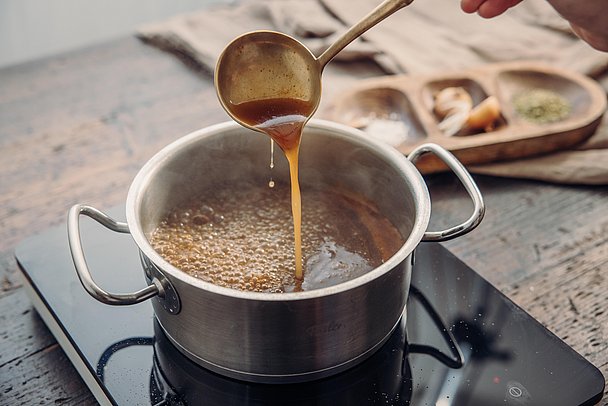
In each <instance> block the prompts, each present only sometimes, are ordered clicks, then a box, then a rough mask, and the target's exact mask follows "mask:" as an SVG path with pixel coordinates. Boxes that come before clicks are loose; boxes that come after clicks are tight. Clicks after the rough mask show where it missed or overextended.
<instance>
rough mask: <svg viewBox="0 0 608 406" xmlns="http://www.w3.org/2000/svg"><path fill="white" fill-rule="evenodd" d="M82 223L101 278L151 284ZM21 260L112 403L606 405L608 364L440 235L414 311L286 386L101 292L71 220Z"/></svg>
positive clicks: (124, 242)
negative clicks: (194, 353)
mask: <svg viewBox="0 0 608 406" xmlns="http://www.w3.org/2000/svg"><path fill="white" fill-rule="evenodd" d="M112 212H113V214H116V213H117V212H119V210H118V209H115V210H113V211H111V213H112ZM116 217H120V216H119V215H118V216H116ZM82 223H83V224H82V228H83V233H82V234H83V246H84V250H85V252H86V254H87V262H88V263H89V266H90V269H91V270H92V273H93V275H94V278H95V279H96V281H97V282H98V283H99V284H100V286H103V287H104V288H105V289H107V290H109V291H112V292H128V291H133V290H136V289H139V288H141V287H143V285H144V283H145V280H144V274H143V271H142V269H141V265H140V259H139V255H138V250H137V247H136V245H135V244H134V242H133V241H132V240H131V238H130V237H129V236H128V235H119V234H116V233H113V232H111V231H108V230H106V229H104V228H103V227H100V226H99V225H97V224H94V223H93V222H92V221H88V220H85V219H83V222H82ZM16 257H17V260H18V263H19V265H20V267H21V270H22V272H23V275H24V277H25V278H24V279H25V284H24V285H25V287H26V289H27V291H28V293H29V295H30V297H31V300H32V302H33V304H34V306H35V307H36V309H37V311H38V313H39V314H40V315H41V317H42V319H43V320H44V321H45V323H46V324H47V326H48V327H49V329H50V330H51V331H52V333H53V334H54V335H55V337H56V339H57V341H58V342H59V344H60V345H61V347H62V348H63V350H64V351H65V352H66V354H67V356H68V357H69V359H70V360H71V361H72V363H73V364H74V366H75V367H76V369H77V370H78V372H79V373H80V375H81V376H82V378H83V380H84V382H85V383H86V384H87V386H88V387H89V388H90V390H91V392H92V393H93V394H94V396H95V398H96V399H97V400H98V401H99V403H101V404H109V405H332V406H335V405H343V404H344V405H368V404H369V405H437V406H448V405H457V406H461V405H464V406H467V405H476V406H477V405H538V406H545V405H547V406H548V405H551V406H555V405H594V404H597V403H598V402H599V401H600V400H601V398H602V393H603V390H604V385H605V382H604V378H603V376H602V374H601V373H600V371H599V370H598V369H597V368H596V367H594V366H593V365H592V364H590V363H589V362H588V361H586V360H585V359H584V358H583V357H582V356H581V355H579V354H578V353H576V352H575V351H574V350H573V349H571V348H570V347H568V346H567V345H566V344H565V343H564V342H562V341H561V340H560V339H559V338H558V337H556V336H555V335H554V334H552V333H551V332H550V331H548V330H547V329H545V328H544V327H543V326H542V325H541V324H540V323H539V322H537V321H536V320H534V319H533V318H532V317H531V316H530V315H528V314H527V313H525V312H524V311H523V310H522V309H521V308H519V307H517V306H516V305H515V304H514V303H513V302H511V301H510V300H509V299H508V298H507V297H505V296H504V295H503V294H502V293H500V292H499V291H498V290H497V289H495V288H494V287H493V286H492V285H491V284H490V283H488V282H487V281H486V280H484V279H483V278H482V277H481V276H479V275H478V274H477V273H476V272H475V271H473V270H472V269H471V268H469V267H468V266H466V265H465V264H464V263H463V262H461V261H460V260H458V259H457V258H456V257H455V256H453V255H452V254H451V253H450V252H449V251H448V250H447V249H446V248H444V247H443V246H442V245H440V244H437V243H422V244H421V245H420V246H419V247H418V248H417V249H416V251H415V264H414V269H413V275H412V289H411V291H410V296H409V300H408V305H407V308H406V312H405V313H404V315H403V316H402V319H401V322H400V323H399V325H398V326H397V328H396V329H395V331H394V332H393V334H392V336H391V337H390V339H389V340H388V341H387V342H386V343H385V344H384V345H383V346H382V347H381V348H380V349H379V350H378V351H377V352H376V353H374V354H373V355H372V356H371V357H370V358H368V359H367V360H366V361H364V362H362V363H361V364H359V365H357V366H355V367H353V368H351V369H349V370H347V371H345V372H342V373H340V374H338V375H334V376H331V377H328V378H324V379H320V380H316V381H312V382H306V383H299V384H275V385H270V384H254V383H247V382H241V381H238V380H234V379H230V378H226V377H223V376H221V375H217V374H215V373H214V372H211V371H208V370H205V369H203V368H202V367H200V366H199V365H197V364H195V363H193V362H192V361H190V360H189V359H188V358H186V357H185V356H184V355H182V354H181V353H180V351H179V350H178V349H176V348H175V347H174V346H173V345H172V344H171V343H170V342H169V341H168V339H167V337H165V335H164V334H163V332H162V330H161V329H160V327H159V325H158V324H157V323H156V321H155V318H154V314H153V310H152V306H151V304H150V303H149V302H144V303H141V304H138V305H133V306H127V307H112V306H108V305H104V304H101V303H99V302H97V301H96V300H94V299H93V298H91V297H90V296H89V295H88V294H87V293H86V292H85V290H84V289H83V288H82V286H81V285H80V282H79V280H78V278H77V276H76V272H75V270H74V266H73V264H72V261H71V257H70V253H69V248H68V244H67V231H66V228H65V227H58V228H54V229H50V230H48V231H46V232H45V233H43V234H40V235H37V236H34V237H31V238H30V239H28V240H26V241H24V242H23V243H22V244H21V245H20V246H19V247H18V248H17V251H16ZM152 300H156V299H152Z"/></svg>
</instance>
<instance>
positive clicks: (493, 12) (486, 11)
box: [460, 0, 522, 18]
mask: <svg viewBox="0 0 608 406" xmlns="http://www.w3.org/2000/svg"><path fill="white" fill-rule="evenodd" d="M521 1H522V0H460V7H461V8H462V11H464V12H465V13H469V14H470V13H475V12H476V13H477V14H479V15H480V16H481V17H483V18H493V17H496V16H498V15H501V14H502V13H504V12H505V11H507V10H508V9H509V8H511V7H513V6H516V5H517V4H519V3H520V2H521Z"/></svg>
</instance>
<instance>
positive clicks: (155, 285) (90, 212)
mask: <svg viewBox="0 0 608 406" xmlns="http://www.w3.org/2000/svg"><path fill="white" fill-rule="evenodd" d="M81 214H82V215H85V216H88V217H90V218H92V219H93V220H95V221H97V222H98V223H99V224H101V225H103V226H105V227H107V228H109V229H110V230H112V231H116V232H119V233H129V225H128V224H127V223H122V222H119V221H115V220H113V219H112V218H111V217H109V216H108V215H107V214H105V213H103V212H101V211H99V210H97V209H96V208H94V207H91V206H87V205H83V204H76V205H74V206H72V208H70V211H69V213H68V242H69V244H70V252H71V253H72V260H73V261H74V266H75V267H76V273H77V274H78V279H80V283H82V286H83V287H84V288H85V290H86V291H87V292H88V293H89V295H91V296H93V297H94V298H95V299H97V300H99V301H100V302H102V303H105V304H109V305H115V306H116V305H131V304H135V303H140V302H143V301H144V300H147V299H150V298H151V297H154V296H156V295H158V296H160V297H163V296H164V288H163V285H162V283H161V282H160V281H159V280H158V279H157V278H153V279H152V284H151V285H148V286H147V287H145V288H144V289H141V290H139V291H137V292H133V293H125V294H114V293H109V292H106V291H105V290H103V289H102V288H100V287H99V285H97V284H96V283H95V281H94V280H93V277H92V276H91V273H90V272H89V267H88V265H87V262H86V260H85V258H84V251H83V249H82V241H81V239H80V215H81Z"/></svg>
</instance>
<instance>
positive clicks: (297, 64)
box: [215, 0, 413, 131]
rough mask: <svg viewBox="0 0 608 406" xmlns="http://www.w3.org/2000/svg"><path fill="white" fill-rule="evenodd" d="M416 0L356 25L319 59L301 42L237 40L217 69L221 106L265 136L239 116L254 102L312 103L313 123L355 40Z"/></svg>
mask: <svg viewBox="0 0 608 406" xmlns="http://www.w3.org/2000/svg"><path fill="white" fill-rule="evenodd" d="M412 1H413V0H385V1H384V2H382V3H381V4H380V5H379V6H378V7H376V8H375V9H374V10H373V11H371V12H370V13H369V14H368V15H366V16H365V17H364V18H363V19H362V20H361V21H359V22H358V23H357V24H355V25H353V26H352V27H351V28H350V29H349V30H348V31H346V32H345V33H344V34H343V35H342V36H341V37H340V38H339V39H338V40H337V41H336V42H334V43H333V44H332V45H331V46H330V47H329V48H327V50H326V51H325V52H323V53H322V54H321V56H319V57H318V58H317V57H315V56H314V55H313V53H312V52H311V51H310V50H309V49H308V48H306V46H304V45H303V44H302V43H301V42H299V41H298V40H296V39H294V38H292V37H290V36H288V35H286V34H282V33H279V32H275V31H253V32H250V33H247V34H244V35H241V36H240V37H237V38H236V39H234V40H233V41H232V42H231V43H230V44H228V46H226V48H225V49H224V51H223V52H222V54H221V55H220V57H219V60H218V62H217V65H216V68H215V88H216V91H217V94H218V97H219V100H220V103H221V104H222V106H223V107H224V109H225V110H226V111H227V112H228V114H229V115H230V116H231V117H232V118H233V119H234V120H235V121H237V122H238V123H240V124H241V125H243V126H245V127H247V128H251V129H253V130H256V131H260V130H259V129H258V128H256V127H254V126H253V125H250V124H248V123H247V122H245V121H244V120H243V119H242V117H239V115H238V114H237V113H236V112H235V106H237V105H239V104H241V103H246V102H249V101H254V100H263V99H296V100H301V101H305V102H307V104H308V105H309V106H310V108H309V111H307V112H306V115H307V118H310V117H311V116H312V115H313V113H314V112H315V111H316V109H317V108H318V106H319V102H320V100H321V74H322V72H323V68H324V67H325V65H327V63H328V62H329V61H331V60H332V58H333V57H334V56H336V54H337V53H338V52H340V51H341V50H342V49H343V48H344V47H346V46H347V45H348V44H350V43H351V42H352V41H353V40H355V39H356V38H357V37H359V36H360V35H361V34H363V33H364V32H365V31H367V30H369V29H370V28H371V27H373V26H374V25H376V24H378V23H379V22H380V21H382V20H384V19H385V18H386V17H388V16H390V15H391V14H393V13H394V12H396V11H397V10H399V9H401V8H403V7H405V6H407V5H409V4H410V3H411V2H412Z"/></svg>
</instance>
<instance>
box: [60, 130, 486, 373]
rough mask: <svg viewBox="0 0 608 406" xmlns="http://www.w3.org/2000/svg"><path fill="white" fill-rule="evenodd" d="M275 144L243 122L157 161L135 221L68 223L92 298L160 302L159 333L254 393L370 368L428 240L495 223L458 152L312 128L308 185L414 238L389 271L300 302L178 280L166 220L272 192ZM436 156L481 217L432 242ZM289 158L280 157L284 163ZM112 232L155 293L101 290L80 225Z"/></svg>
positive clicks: (92, 212)
mask: <svg viewBox="0 0 608 406" xmlns="http://www.w3.org/2000/svg"><path fill="white" fill-rule="evenodd" d="M268 145H269V141H268V138H267V137H266V136H264V135H261V134H258V133H255V132H253V131H251V130H247V129H245V128H243V127H241V126H239V125H237V124H235V123H224V124H219V125H216V126H213V127H209V128H205V129H202V130H199V131H196V132H194V133H192V134H189V135H187V136H185V137H183V138H181V139H179V140H177V141H175V142H174V143H172V144H170V145H169V146H167V147H165V148H164V149H163V150H161V151H160V152H159V153H157V154H156V155H155V156H154V157H153V158H152V159H150V161H148V163H146V165H145V166H144V167H143V168H142V169H141V171H140V172H139V173H138V175H137V176H136V177H135V180H134V181H133V183H132V185H131V188H130V189H129V194H128V197H127V204H126V214H127V222H126V223H121V222H116V221H114V220H113V219H111V218H109V217H108V216H107V215H105V214H103V213H102V212H100V211H98V210H96V209H94V208H92V207H90V206H86V205H75V206H74V207H72V208H71V210H70V213H69V217H68V235H69V242H70V249H71V252H72V258H73V260H74V265H75V267H76V270H77V273H78V276H79V278H80V281H81V282H82V284H83V286H84V288H85V289H86V290H87V291H88V292H89V293H90V294H91V295H92V296H93V297H94V298H96V299H97V300H99V301H101V302H104V303H107V304H111V305H127V304H134V303H139V302H142V301H144V300H147V299H150V298H152V305H153V307H154V312H155V315H156V318H157V319H158V322H159V323H160V325H161V326H162V328H163V330H164V331H165V333H166V334H167V337H168V338H169V339H170V340H171V342H172V343H173V344H175V346H176V347H177V348H178V349H180V350H181V352H183V353H184V354H185V355H187V356H188V357H189V358H191V359H192V360H194V361H195V362H197V363H198V364H200V365H202V366H204V367H206V368H208V369H211V370H213V371H215V372H218V373H220V374H223V375H226V376H230V377H234V378H238V379H244V380H248V381H253V382H298V381H305V380H311V379H316V378H319V377H323V376H328V375H331V374H334V373H337V372H340V371H342V370H345V369H346V368H349V367H351V366H353V365H355V364H357V363H359V362H361V361H363V360H364V359H365V358H367V357H368V356H369V355H371V354H372V353H373V352H374V351H375V350H376V349H377V348H379V347H380V346H381V345H382V344H383V343H384V342H385V341H386V340H387V339H388V337H389V336H390V334H391V332H392V331H393V329H394V328H395V326H396V325H397V323H398V321H399V318H400V316H401V314H402V313H403V310H404V307H405V303H406V301H407V296H408V289H409V285H410V276H411V266H412V262H413V255H412V253H413V251H414V249H415V248H416V246H417V245H418V244H419V243H420V242H421V241H445V240H448V239H450V238H454V237H457V236H460V235H462V234H465V233H467V232H468V231H470V230H472V229H473V228H474V227H476V226H477V224H479V222H480V221H481V219H482V217H483V214H484V205H483V200H482V197H481V194H480V192H479V190H478V188H477V186H476V185H475V183H474V182H473V180H472V179H471V177H470V175H469V174H468V172H467V171H466V170H465V169H464V168H463V167H462V165H461V164H460V163H459V162H458V161H457V160H456V158H454V157H453V156H452V155H451V154H450V153H448V152H447V151H445V150H444V149H442V148H440V147H438V146H436V145H433V144H425V145H422V146H421V147H419V148H417V149H416V150H415V151H414V152H412V153H411V154H410V156H409V157H408V158H406V157H404V156H403V155H401V154H400V153H399V152H397V151H396V150H394V149H392V148H390V147H388V146H385V145H383V144H380V143H377V142H375V141H372V140H370V139H369V138H368V137H367V136H366V135H365V134H364V133H362V132H360V131H357V130H354V129H352V128H349V127H345V126H342V125H338V124H334V123H330V122H325V121H320V120H312V121H311V122H310V123H309V124H308V125H307V128H306V130H305V132H304V135H303V138H302V145H301V151H300V161H301V162H300V168H301V169H300V181H301V184H302V185H303V186H302V187H303V189H304V193H305V187H306V185H307V184H315V185H327V186H328V187H332V186H337V185H339V186H340V187H342V188H346V189H347V190H353V191H356V192H357V193H359V194H362V195H364V196H365V197H367V198H368V199H370V200H371V201H373V202H374V203H375V204H376V205H377V206H378V208H379V209H380V210H381V211H382V212H383V213H384V214H385V215H386V216H387V217H388V218H389V220H391V222H392V223H393V224H394V225H395V226H396V227H397V228H398V229H399V231H400V232H401V234H402V236H403V237H404V240H405V243H404V244H403V246H402V247H401V248H400V249H399V251H398V252H397V253H396V254H395V255H394V256H393V257H392V258H390V259H389V260H388V261H386V262H385V263H384V264H382V265H381V266H379V267H378V268H376V269H374V270H372V271H370V272H369V273H367V274H365V275H362V276H360V277H358V278H356V279H353V280H351V281H348V282H345V283H342V284H339V285H335V286H330V287H327V288H323V289H318V290H312V291H305V292H297V293H282V294H273V293H256V292H242V291H237V290H233V289H228V288H223V287H220V286H216V285H213V284H210V283H207V282H204V281H202V280H200V279H196V278H194V277H192V276H189V275H188V274H186V273H184V272H182V271H180V270H179V269H176V268H175V267H173V266H172V265H170V264H169V263H168V262H167V261H165V260H164V259H163V258H162V257H161V256H160V255H159V254H158V253H156V252H155V251H154V250H153V249H152V247H151V246H150V244H149V242H148V236H149V235H150V234H151V233H152V231H153V230H154V229H155V227H156V226H157V224H158V223H159V222H160V221H161V220H162V218H163V217H164V216H165V215H166V214H167V213H168V212H169V211H170V210H171V209H172V208H173V207H175V206H176V205H178V204H180V203H181V202H183V201H184V200H187V199H188V198H189V197H191V196H199V195H200V196H204V195H205V194H212V193H213V191H214V190H215V189H216V188H217V187H220V186H222V187H225V186H226V185H231V184H234V183H235V182H237V181H239V180H242V179H243V178H246V179H249V180H252V181H256V182H260V184H261V185H264V184H266V183H267V182H268V176H269V173H268V158H269V151H268V150H269V148H268ZM426 152H433V153H434V154H436V155H437V156H438V157H439V158H441V159H442V160H443V161H444V162H445V163H446V164H447V165H448V166H449V167H450V168H451V169H452V170H453V171H454V172H455V174H456V175H457V176H458V178H459V179H460V180H461V181H462V183H463V185H464V186H465V188H466V190H467V192H468V193H469V195H470V196H471V198H472V199H473V202H474V210H473V214H472V215H471V217H470V218H469V219H468V220H467V221H465V222H464V223H462V224H459V225H457V226H454V227H451V228H449V229H447V230H443V231H439V232H429V231H427V226H428V223H429V218H430V214H431V202H430V198H429V193H428V190H427V188H426V185H425V183H424V181H423V179H422V176H421V175H420V173H419V172H418V171H417V170H416V168H415V167H414V165H413V164H412V163H411V162H410V161H415V160H416V159H417V158H418V157H419V156H420V155H422V154H424V153H426ZM277 155H279V154H277ZM276 161H277V162H276V166H275V170H274V171H273V176H274V177H275V178H276V179H279V180H280V179H281V178H283V179H284V180H285V181H287V180H288V170H287V163H286V161H285V160H284V159H277V160H276ZM81 214H83V215H86V216H89V217H91V218H93V219H95V220H97V221H98V222H99V223H101V224H102V225H104V226H106V227H108V228H109V229H111V230H114V231H117V232H123V233H131V235H132V237H133V239H134V240H135V242H136V244H137V245H138V247H139V250H140V253H141V258H142V264H143V267H144V271H145V276H146V279H147V280H148V283H149V285H148V286H147V287H146V288H144V289H142V290H140V291H138V292H135V293H130V294H112V293H108V292H106V291H104V290H103V289H102V288H100V287H99V286H98V285H97V284H96V283H95V282H94V281H93V279H92V277H91V274H90V273H89V270H88V267H87V264H86V262H85V258H84V253H83V250H82V246H81V242H80V231H79V216H80V215H81Z"/></svg>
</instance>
